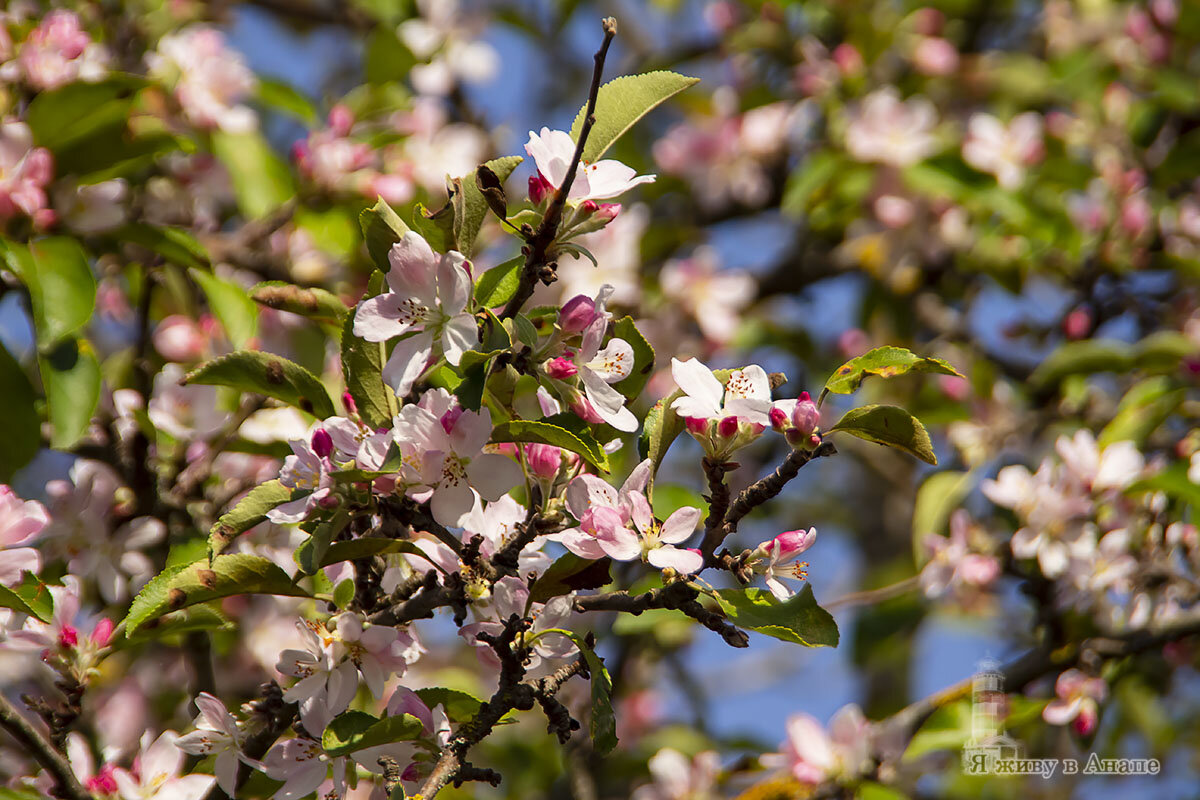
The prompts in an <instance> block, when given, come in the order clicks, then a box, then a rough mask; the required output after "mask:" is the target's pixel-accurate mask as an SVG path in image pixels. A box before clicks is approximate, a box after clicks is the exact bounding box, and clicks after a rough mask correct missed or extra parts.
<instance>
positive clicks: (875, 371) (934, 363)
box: [821, 347, 963, 399]
mask: <svg viewBox="0 0 1200 800" xmlns="http://www.w3.org/2000/svg"><path fill="white" fill-rule="evenodd" d="M907 372H933V373H937V374H939V375H957V376H958V377H960V378H961V377H963V375H962V373H960V372H959V371H958V370H956V369H955V368H954V367H952V366H950V364H948V363H947V362H945V361H943V360H942V359H940V358H923V357H921V356H918V355H916V354H915V353H912V352H910V351H908V350H905V349H904V348H903V347H876V348H875V349H874V350H871V351H869V352H866V353H863V354H862V355H861V356H859V357H858V358H852V359H850V360H849V361H847V362H846V363H845V364H843V365H842V366H840V367H838V368H837V369H836V370H834V372H833V374H832V375H830V376H829V380H827V381H825V388H824V389H823V390H822V392H821V398H822V399H823V398H824V397H825V395H826V394H829V393H830V392H833V393H834V394H850V393H851V392H854V391H856V390H857V389H858V387H859V386H862V382H863V380H864V379H865V378H866V377H867V376H868V375H876V376H878V377H880V378H894V377H895V376H897V375H903V374H905V373H907Z"/></svg>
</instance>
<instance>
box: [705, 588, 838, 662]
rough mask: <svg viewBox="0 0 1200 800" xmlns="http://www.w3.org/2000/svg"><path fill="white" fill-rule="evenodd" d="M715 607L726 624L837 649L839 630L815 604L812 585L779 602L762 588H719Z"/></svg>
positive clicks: (793, 640) (784, 639)
mask: <svg viewBox="0 0 1200 800" xmlns="http://www.w3.org/2000/svg"><path fill="white" fill-rule="evenodd" d="M713 596H714V597H715V598H716V601H717V604H718V605H719V606H720V607H721V610H722V611H724V612H725V615H726V616H727V617H729V621H730V622H732V623H733V624H734V625H737V626H738V627H739V628H748V629H750V630H752V631H758V632H759V633H762V634H766V635H767V636H773V637H775V638H776V639H782V640H783V641H785V642H794V643H796V644H802V645H804V646H805V647H837V645H838V629H837V623H836V622H834V621H833V615H831V614H830V613H829V612H828V611H826V610H825V609H823V608H821V607H820V606H819V605H817V601H816V600H815V599H814V598H813V591H812V586H811V585H810V584H807V583H806V584H804V589H803V590H801V591H800V593H798V594H795V595H792V597H790V598H789V599H788V600H787V601H786V602H780V601H779V600H777V599H776V598H775V595H773V594H771V593H770V592H768V591H766V590H764V589H720V590H718V591H716V592H714V594H713Z"/></svg>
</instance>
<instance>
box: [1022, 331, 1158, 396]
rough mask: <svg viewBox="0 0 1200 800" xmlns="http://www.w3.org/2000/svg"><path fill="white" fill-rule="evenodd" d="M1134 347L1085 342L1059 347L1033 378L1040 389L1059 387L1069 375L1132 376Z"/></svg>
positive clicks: (1107, 341) (1113, 342)
mask: <svg viewBox="0 0 1200 800" xmlns="http://www.w3.org/2000/svg"><path fill="white" fill-rule="evenodd" d="M1133 356H1134V350H1133V347H1132V346H1131V345H1129V344H1126V343H1125V342H1122V341H1119V340H1116V339H1084V340H1082V341H1078V342H1067V343H1065V344H1062V345H1059V346H1058V347H1057V348H1056V349H1055V350H1054V352H1052V353H1050V355H1048V356H1046V359H1045V360H1044V361H1042V363H1041V364H1039V365H1038V368H1037V369H1035V370H1034V371H1033V374H1032V375H1030V376H1029V383H1030V384H1031V385H1032V386H1033V387H1034V388H1037V389H1046V388H1049V387H1051V386H1055V385H1057V384H1058V382H1059V381H1061V380H1062V379H1063V378H1065V377H1067V376H1068V375H1090V374H1092V373H1095V372H1128V371H1129V370H1130V369H1132V368H1133Z"/></svg>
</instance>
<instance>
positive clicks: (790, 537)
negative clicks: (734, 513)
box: [748, 528, 817, 600]
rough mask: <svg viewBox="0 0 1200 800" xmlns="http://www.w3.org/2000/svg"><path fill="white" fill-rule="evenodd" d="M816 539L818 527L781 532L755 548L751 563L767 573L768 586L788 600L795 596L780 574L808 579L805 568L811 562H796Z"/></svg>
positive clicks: (782, 598) (757, 569)
mask: <svg viewBox="0 0 1200 800" xmlns="http://www.w3.org/2000/svg"><path fill="white" fill-rule="evenodd" d="M816 541H817V529H816V528H809V529H808V530H807V531H806V530H796V531H787V532H785V533H781V534H779V535H778V536H776V537H775V538H774V539H768V540H767V541H765V542H763V543H762V544H760V545H759V546H758V547H757V548H755V550H754V554H753V556H752V557H751V560H750V561H749V562H748V566H749V567H750V568H751V569H753V570H754V571H755V572H757V573H762V574H763V575H766V583H767V588H768V589H770V590H771V594H773V595H775V597H776V598H777V599H779V600H787V599H788V598H789V597H791V596H792V591H791V589H789V588H788V587H787V585H786V584H784V583H783V581H781V580H780V579H779V577H780V576H787V577H790V578H793V579H796V580H804V579H807V578H808V573H807V572H805V571H804V568H805V567H807V566H808V562H800V563H799V564H796V563H795V561H796V559H797V558H799V557H800V555H801V554H802V553H804V552H805V551H806V550H808V548H810V547H812V546H813V544H814V543H815V542H816ZM788 565H791V567H790V568H789V569H784V567H787V566H788Z"/></svg>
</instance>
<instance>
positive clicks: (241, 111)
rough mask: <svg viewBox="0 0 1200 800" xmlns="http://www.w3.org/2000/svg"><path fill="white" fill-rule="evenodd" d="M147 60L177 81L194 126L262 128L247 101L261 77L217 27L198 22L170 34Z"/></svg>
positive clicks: (240, 130) (241, 130) (241, 129)
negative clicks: (198, 23) (259, 126)
mask: <svg viewBox="0 0 1200 800" xmlns="http://www.w3.org/2000/svg"><path fill="white" fill-rule="evenodd" d="M146 61H147V63H148V64H149V66H150V72H151V74H153V75H155V76H156V77H158V78H161V79H163V80H166V81H168V82H170V83H172V84H173V85H174V87H175V97H176V98H177V99H178V100H179V105H180V106H182V108H183V113H184V115H185V116H186V117H187V118H188V119H189V120H191V122H193V123H194V124H196V125H198V126H200V127H201V128H219V129H221V130H223V131H226V132H228V133H245V132H247V131H251V130H254V129H255V128H256V127H257V126H258V118H257V117H256V116H255V114H254V111H253V110H251V109H250V107H249V106H246V105H243V104H242V102H241V101H242V100H244V99H246V98H247V97H249V96H250V95H251V94H252V93H253V92H254V90H255V89H256V88H257V85H258V80H257V79H256V78H255V77H254V73H253V72H252V71H251V70H250V68H249V67H248V66H246V62H245V61H244V60H243V59H242V56H241V54H240V53H238V52H237V51H235V50H232V49H230V48H229V47H227V46H226V44H225V37H224V36H223V35H222V34H221V32H220V31H219V30H217V29H216V28H210V27H207V26H204V25H193V26H192V27H189V28H185V29H184V30H181V31H178V32H176V33H169V34H167V35H166V36H164V37H162V38H161V39H160V40H159V41H158V49H157V51H155V52H153V53H150V54H149V55H148V56H147V57H146Z"/></svg>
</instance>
